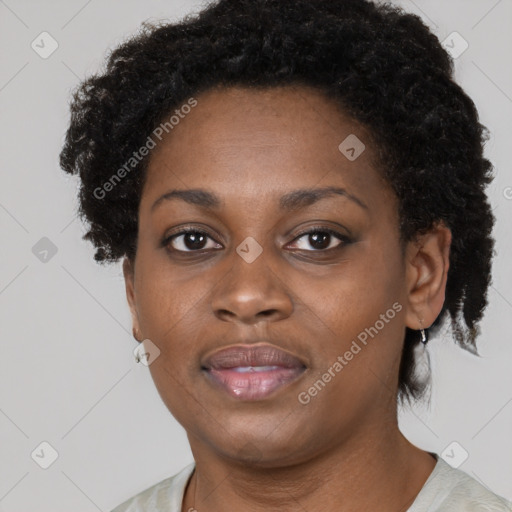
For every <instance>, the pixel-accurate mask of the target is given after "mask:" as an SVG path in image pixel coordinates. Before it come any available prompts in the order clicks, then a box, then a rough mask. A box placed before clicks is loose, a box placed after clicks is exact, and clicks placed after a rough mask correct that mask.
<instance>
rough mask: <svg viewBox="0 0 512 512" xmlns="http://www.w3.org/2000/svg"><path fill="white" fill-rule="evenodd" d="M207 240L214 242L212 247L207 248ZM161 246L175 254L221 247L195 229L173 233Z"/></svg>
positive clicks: (205, 234)
mask: <svg viewBox="0 0 512 512" xmlns="http://www.w3.org/2000/svg"><path fill="white" fill-rule="evenodd" d="M208 239H209V240H211V241H212V242H214V247H207V244H208ZM162 245H163V246H165V247H168V248H169V250H170V251H175V252H197V251H202V250H208V249H218V248H219V247H222V246H221V245H220V244H218V243H217V242H215V241H214V240H213V238H211V237H210V235H209V234H208V233H206V232H205V231H201V230H199V229H197V228H184V229H182V230H181V231H179V232H177V233H173V234H172V235H170V236H168V237H166V238H165V239H164V240H163V242H162Z"/></svg>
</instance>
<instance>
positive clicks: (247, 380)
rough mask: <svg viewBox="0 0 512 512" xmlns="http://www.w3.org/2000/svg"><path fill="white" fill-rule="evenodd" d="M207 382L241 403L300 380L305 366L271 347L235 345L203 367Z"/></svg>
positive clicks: (216, 354) (213, 356)
mask: <svg viewBox="0 0 512 512" xmlns="http://www.w3.org/2000/svg"><path fill="white" fill-rule="evenodd" d="M202 368H203V370H204V371H205V372H206V375H207V376H208V380H209V381H210V382H211V383H212V384H213V385H214V386H215V387H216V388H217V389H222V390H224V391H225V392H227V393H228V394H229V395H230V396H231V397H233V398H237V399H239V400H262V399H264V398H266V397H268V396H269V395H271V394H273V393H274V392H275V391H277V390H278V389H280V388H283V387H284V386H286V385H288V384H290V383H291V382H293V381H295V380H297V379H298V378H299V377H300V376H301V375H302V373H303V372H304V371H305V369H306V365H305V364H304V363H303V362H302V361H301V360H300V359H299V358H297V357H295V356H293V355H292V354H290V353H289V352H285V351H283V350H281V349H278V348H277V347H275V346H273V345H269V344H266V343H265V344H259V345H249V346H248V345H236V346H232V347H228V348H225V349H222V350H218V351H216V352H214V353H213V354H212V355H211V356H209V357H208V358H207V359H206V360H205V362H204V364H203V365H202Z"/></svg>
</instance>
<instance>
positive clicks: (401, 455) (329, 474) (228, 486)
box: [182, 424, 435, 512]
mask: <svg viewBox="0 0 512 512" xmlns="http://www.w3.org/2000/svg"><path fill="white" fill-rule="evenodd" d="M367 430H368V432H366V433H365V432H363V431H359V432H358V433H357V435H356V436H353V437H352V438H351V439H350V442H347V440H345V442H343V443H342V444H340V445H339V446H336V447H332V449H330V450H329V451H328V452H326V453H323V454H320V455H317V456H316V457H315V458H312V459H309V460H307V461H304V462H301V463H297V464H295V465H289V466H286V467H255V466H254V465H250V464H247V463H246V464H243V463H240V462H239V461H237V462H233V461H230V460H226V459H224V458H222V457H218V456H217V455H215V456H214V455H213V454H212V453H211V451H208V450H206V449H204V447H202V446H198V443H197V442H194V441H196V440H193V439H190V441H191V447H192V451H193V453H194V458H195V460H196V470H195V472H194V475H193V476H192V479H191V482H190V483H189V485H188V487H187V490H186V493H185V497H184V502H183V509H182V510H183V511H188V510H189V509H192V510H193V509H196V510H198V511H201V512H220V511H225V510H251V511H254V512H259V511H261V512H263V511H268V510H269V508H270V509H272V508H275V509H279V510H308V511H310V512H316V511H322V512H329V511H333V512H334V511H336V512H355V511H360V510H362V509H364V510H379V511H380V512H387V511H388V510H389V511H390V512H391V511H397V510H407V508H408V507H409V506H410V505H411V504H412V502H413V501H414V499H415V497H416V496H417V494H418V493H419V491H420V490H421V488H422V486H423V484H424V483H425V481H426V479H427V478H428V476H429V475H430V473H431V472H432V470H433V468H434V465H435V459H434V458H433V457H432V456H431V455H429V454H428V453H427V452H424V451H422V450H420V449H419V448H417V447H416V446H414V445H412V444H411V443H410V442H409V441H407V439H405V437H404V436H403V435H402V434H401V432H400V431H399V429H398V426H397V425H396V424H394V425H388V428H384V427H383V426H382V425H381V426H380V427H379V428H375V426H374V427H373V428H371V429H367ZM370 432H371V434H370ZM375 432H377V434H375Z"/></svg>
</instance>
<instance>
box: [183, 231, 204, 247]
mask: <svg viewBox="0 0 512 512" xmlns="http://www.w3.org/2000/svg"><path fill="white" fill-rule="evenodd" d="M205 238H206V237H205V236H204V235H202V234H200V233H187V234H186V235H185V245H186V247H187V249H201V248H202V243H204V239H205Z"/></svg>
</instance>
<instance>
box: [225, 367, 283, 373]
mask: <svg viewBox="0 0 512 512" xmlns="http://www.w3.org/2000/svg"><path fill="white" fill-rule="evenodd" d="M279 368H280V367H279V366H237V367H236V368H232V370H234V371H235V372H238V373H249V372H269V371H272V370H278V369H279Z"/></svg>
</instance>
